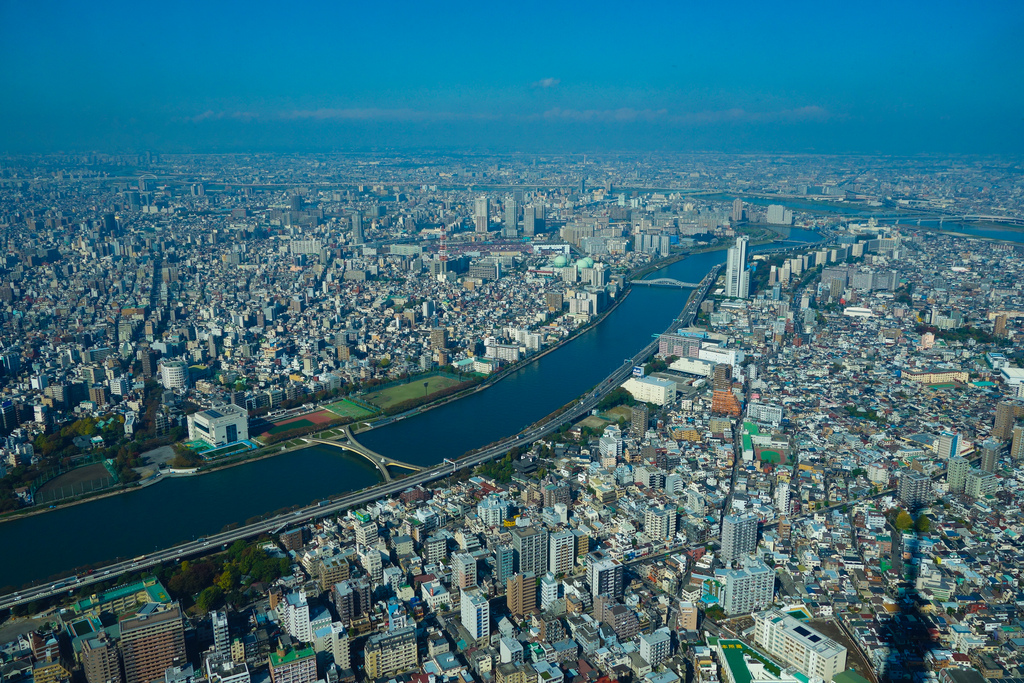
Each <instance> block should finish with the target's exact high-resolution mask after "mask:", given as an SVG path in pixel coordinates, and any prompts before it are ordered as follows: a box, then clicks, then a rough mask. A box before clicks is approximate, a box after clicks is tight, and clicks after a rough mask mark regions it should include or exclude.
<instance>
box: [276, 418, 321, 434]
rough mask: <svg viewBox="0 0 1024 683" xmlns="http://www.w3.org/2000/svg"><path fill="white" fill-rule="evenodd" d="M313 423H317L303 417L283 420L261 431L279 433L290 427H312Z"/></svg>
mask: <svg viewBox="0 0 1024 683" xmlns="http://www.w3.org/2000/svg"><path fill="white" fill-rule="evenodd" d="M315 424H317V423H316V422H313V421H312V420H306V419H305V418H303V419H301V420H292V421H291V422H284V423H282V424H279V425H274V426H273V427H271V428H270V429H268V430H267V431H265V432H263V433H264V434H280V433H281V432H287V431H291V430H292V429H298V428H299V427H312V426H314V425H315Z"/></svg>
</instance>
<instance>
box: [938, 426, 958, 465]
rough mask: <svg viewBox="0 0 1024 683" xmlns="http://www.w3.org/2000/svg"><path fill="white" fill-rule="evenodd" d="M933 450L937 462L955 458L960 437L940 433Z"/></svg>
mask: <svg viewBox="0 0 1024 683" xmlns="http://www.w3.org/2000/svg"><path fill="white" fill-rule="evenodd" d="M935 450H936V452H937V454H938V457H939V460H949V459H951V458H955V457H956V456H957V454H958V453H959V452H960V435H959V434H957V433H955V432H942V434H940V435H939V438H938V440H937V441H936V442H935Z"/></svg>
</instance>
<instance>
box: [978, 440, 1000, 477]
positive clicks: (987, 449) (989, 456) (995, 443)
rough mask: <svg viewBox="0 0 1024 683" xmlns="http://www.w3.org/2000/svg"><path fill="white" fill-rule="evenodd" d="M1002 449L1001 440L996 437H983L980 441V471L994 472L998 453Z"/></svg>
mask: <svg viewBox="0 0 1024 683" xmlns="http://www.w3.org/2000/svg"><path fill="white" fill-rule="evenodd" d="M1002 450H1003V442H1002V441H999V440H998V439H985V440H984V441H982V442H981V471H982V472H995V471H996V463H997V462H998V461H999V454H1000V453H1001V452H1002Z"/></svg>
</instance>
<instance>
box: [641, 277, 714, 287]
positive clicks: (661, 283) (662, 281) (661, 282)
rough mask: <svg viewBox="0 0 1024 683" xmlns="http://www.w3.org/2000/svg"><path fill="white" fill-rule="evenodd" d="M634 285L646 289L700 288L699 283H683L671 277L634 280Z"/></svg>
mask: <svg viewBox="0 0 1024 683" xmlns="http://www.w3.org/2000/svg"><path fill="white" fill-rule="evenodd" d="M632 282H633V284H634V285H643V286H645V287H678V288H680V289H686V288H689V289H696V288H698V287H700V283H699V282H683V281H681V280H676V279H674V278H670V277H656V278H654V279H651V280H633V281H632Z"/></svg>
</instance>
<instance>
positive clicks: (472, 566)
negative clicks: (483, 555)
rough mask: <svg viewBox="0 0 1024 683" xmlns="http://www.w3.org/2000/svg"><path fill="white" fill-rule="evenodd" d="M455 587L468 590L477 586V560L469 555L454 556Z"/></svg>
mask: <svg viewBox="0 0 1024 683" xmlns="http://www.w3.org/2000/svg"><path fill="white" fill-rule="evenodd" d="M452 567H453V569H454V580H455V585H457V586H458V587H459V588H461V589H463V590H466V589H467V588H473V587H474V586H476V558H475V557H473V556H472V555H470V554H469V553H456V554H454V555H452Z"/></svg>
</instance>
